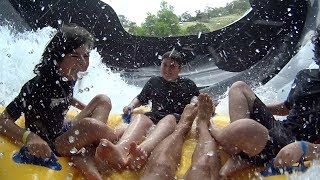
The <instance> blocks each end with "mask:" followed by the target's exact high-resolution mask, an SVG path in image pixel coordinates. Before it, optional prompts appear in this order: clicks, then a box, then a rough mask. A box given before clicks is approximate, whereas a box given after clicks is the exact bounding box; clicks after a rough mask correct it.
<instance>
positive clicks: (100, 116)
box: [74, 95, 112, 123]
mask: <svg viewBox="0 0 320 180" xmlns="http://www.w3.org/2000/svg"><path fill="white" fill-rule="evenodd" d="M111 108H112V105H111V100H110V98H109V97H108V96H106V95H97V96H95V97H94V98H93V99H92V100H91V101H90V102H89V104H88V105H87V106H86V107H85V108H84V109H83V110H82V111H81V112H80V113H79V114H78V115H77V116H76V117H75V118H74V119H75V120H76V121H78V120H81V119H83V118H86V117H91V118H94V119H96V120H99V121H101V122H104V123H106V122H107V120H108V117H109V113H110V111H111ZM76 121H75V122H76Z"/></svg>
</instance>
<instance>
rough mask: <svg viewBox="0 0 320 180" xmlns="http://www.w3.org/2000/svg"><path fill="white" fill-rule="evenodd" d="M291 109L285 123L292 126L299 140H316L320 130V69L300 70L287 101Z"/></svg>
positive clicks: (286, 103)
mask: <svg viewBox="0 0 320 180" xmlns="http://www.w3.org/2000/svg"><path fill="white" fill-rule="evenodd" d="M285 105H286V106H287V107H288V109H290V111H289V115H288V116H287V120H286V121H285V123H284V124H286V125H288V126H289V128H291V130H292V132H293V133H294V134H295V136H296V138H297V140H306V141H310V142H314V141H315V140H317V139H319V138H320V136H319V130H320V71H319V70H318V69H305V70H302V71H300V72H299V73H298V74H297V76H296V78H295V80H294V83H293V84H292V88H291V91H290V93H289V95H288V98H287V100H286V102H285Z"/></svg>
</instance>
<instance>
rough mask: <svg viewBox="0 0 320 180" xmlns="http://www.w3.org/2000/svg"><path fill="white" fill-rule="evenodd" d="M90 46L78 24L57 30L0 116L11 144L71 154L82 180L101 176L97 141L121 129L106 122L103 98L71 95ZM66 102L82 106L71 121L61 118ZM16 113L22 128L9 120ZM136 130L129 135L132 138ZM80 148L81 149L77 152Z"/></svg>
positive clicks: (107, 104)
mask: <svg viewBox="0 0 320 180" xmlns="http://www.w3.org/2000/svg"><path fill="white" fill-rule="evenodd" d="M93 45H94V38H93V36H92V35H91V34H90V33H89V32H88V31H87V30H86V29H84V28H82V27H79V26H77V25H64V26H63V27H62V28H61V29H59V30H58V31H57V33H56V34H55V35H54V37H53V38H52V39H51V41H50V42H49V44H48V45H47V47H46V48H45V50H44V53H43V55H42V61H41V62H40V63H39V64H38V65H37V66H36V68H35V71H34V72H35V74H36V76H35V77H34V78H32V79H31V80H29V81H28V82H27V83H26V84H25V85H24V86H23V87H22V89H21V91H20V93H19V95H18V96H17V97H16V98H15V99H14V100H13V101H12V102H11V103H10V104H9V105H8V106H7V107H6V109H5V110H4V111H3V112H2V113H1V114H0V127H1V128H0V134H1V135H4V136H6V137H7V138H9V139H10V140H12V142H13V143H16V144H17V145H23V144H24V145H25V146H27V148H28V153H30V154H32V155H35V156H37V157H42V158H49V157H50V156H51V152H52V151H53V152H55V153H56V154H59V155H60V156H68V157H71V159H72V161H73V162H74V164H75V165H76V167H77V168H79V169H80V170H81V171H82V172H83V173H84V175H85V177H86V179H102V177H101V175H100V173H99V171H98V167H97V166H99V167H100V164H101V157H102V155H103V154H101V153H100V150H101V149H103V148H104V146H103V144H101V141H102V142H103V141H104V139H108V140H109V141H111V142H115V141H117V140H118V139H119V138H120V137H121V136H122V134H123V131H116V130H113V129H111V128H109V127H108V126H107V125H106V121H107V119H108V116H109V113H110V110H111V100H110V98H109V97H107V96H105V95H97V96H96V97H94V98H93V99H92V100H91V101H90V102H89V104H88V105H85V104H83V103H81V102H80V101H78V100H77V99H75V98H73V89H74V84H75V82H76V80H77V78H78V77H77V73H78V72H80V71H82V72H83V71H86V70H87V68H88V66H89V53H90V50H91V49H92V48H93ZM70 105H73V106H75V107H76V108H78V109H80V110H82V111H81V112H80V113H79V114H78V115H77V116H76V117H75V118H74V120H72V121H68V119H67V118H66V117H65V115H66V113H67V111H68V109H69V107H70ZM22 113H24V116H25V128H26V129H23V128H20V127H19V126H17V125H16V124H15V123H14V122H15V121H16V120H17V119H18V118H19V117H20V116H21V115H22ZM144 124H145V125H148V126H150V125H149V124H147V123H140V122H139V121H136V122H133V123H132V127H135V128H138V129H141V128H142V129H143V128H144V127H145V126H140V125H144ZM130 127H131V126H129V127H128V129H130ZM132 131H134V130H132ZM137 132H138V131H137ZM141 133H142V132H140V134H141ZM136 134H138V135H139V133H136ZM136 134H134V133H132V134H131V135H132V136H130V138H133V139H134V138H136V137H138V136H135V135H136ZM134 140H135V139H134ZM99 142H100V144H99ZM98 144H99V145H98ZM97 145H98V146H97ZM83 148H85V150H86V151H85V152H83V151H79V150H81V149H83ZM75 150H76V151H78V152H75ZM83 153H84V154H83Z"/></svg>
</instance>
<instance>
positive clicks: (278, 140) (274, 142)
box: [239, 97, 295, 165]
mask: <svg viewBox="0 0 320 180" xmlns="http://www.w3.org/2000/svg"><path fill="white" fill-rule="evenodd" d="M250 118H251V119H253V120H256V121H257V122H259V123H260V124H262V125H263V126H265V127H266V128H267V129H268V130H269V139H268V141H267V144H266V146H265V148H264V149H263V150H262V151H261V152H260V153H259V154H258V155H256V156H252V157H249V156H248V155H247V154H245V153H244V152H242V153H240V154H239V155H240V156H241V158H243V159H245V160H247V161H248V162H250V163H252V164H255V165H264V164H265V163H268V162H269V161H270V160H271V159H273V158H275V156H276V155H277V153H278V152H279V151H280V150H281V148H283V147H284V146H286V145H287V144H289V143H291V142H294V141H295V138H294V136H293V134H292V132H291V131H290V130H289V129H288V128H286V127H284V126H283V123H282V121H278V120H276V119H275V118H274V116H273V115H272V113H271V112H270V111H269V110H268V108H267V106H266V105H265V104H264V103H263V102H262V101H261V100H260V99H259V98H258V97H256V99H255V101H254V104H253V112H251V113H250Z"/></svg>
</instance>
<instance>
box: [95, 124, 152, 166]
mask: <svg viewBox="0 0 320 180" xmlns="http://www.w3.org/2000/svg"><path fill="white" fill-rule="evenodd" d="M152 125H153V122H152V121H151V120H149V119H147V120H146V119H136V120H134V121H132V122H131V123H130V125H129V127H128V128H127V129H126V131H125V132H124V134H123V136H122V137H121V139H120V140H119V141H118V143H117V144H116V145H114V144H112V142H110V141H108V140H107V139H102V140H101V141H100V144H99V146H98V147H97V149H96V160H97V162H99V163H103V164H107V165H108V168H112V169H122V168H124V166H125V165H126V164H127V155H128V154H129V148H130V144H131V143H132V142H139V141H141V140H142V138H143V136H144V135H146V133H147V131H148V129H149V128H150V127H151V126H152Z"/></svg>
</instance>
